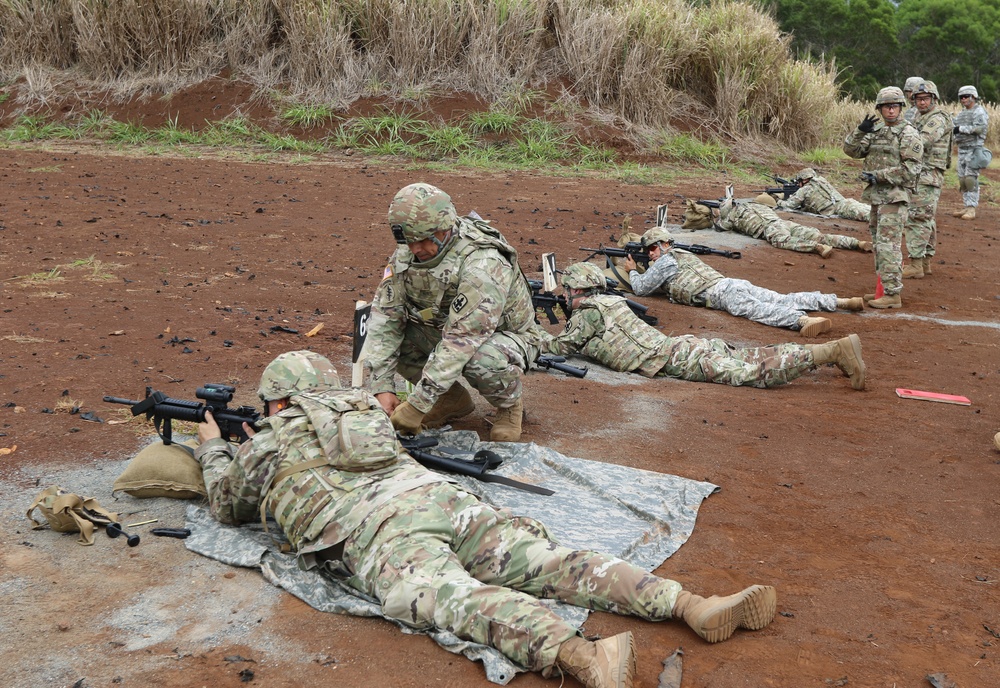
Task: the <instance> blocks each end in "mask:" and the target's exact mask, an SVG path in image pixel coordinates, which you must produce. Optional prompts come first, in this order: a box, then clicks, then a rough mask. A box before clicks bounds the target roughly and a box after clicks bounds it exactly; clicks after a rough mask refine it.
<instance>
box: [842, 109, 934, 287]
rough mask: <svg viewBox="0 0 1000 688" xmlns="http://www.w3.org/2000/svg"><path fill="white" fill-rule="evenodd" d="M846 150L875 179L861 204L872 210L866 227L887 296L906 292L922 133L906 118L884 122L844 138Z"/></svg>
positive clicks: (866, 190)
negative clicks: (907, 239) (906, 238)
mask: <svg viewBox="0 0 1000 688" xmlns="http://www.w3.org/2000/svg"><path fill="white" fill-rule="evenodd" d="M844 152H845V153H847V155H849V156H850V157H852V158H864V166H863V169H864V171H865V172H871V173H873V174H874V175H875V179H876V181H875V183H874V184H868V185H867V186H865V190H864V192H863V193H862V194H861V200H863V201H865V202H867V203H870V204H871V206H872V212H871V218H870V219H869V220H868V229H869V230H870V231H871V234H872V241H873V243H874V245H875V246H874V250H875V272H877V273H878V275H879V277H880V278H881V280H882V287H883V289H884V290H885V293H886V294H887V295H890V296H892V295H896V294H899V293H900V292H901V291H902V290H903V252H902V242H903V228H904V227H905V226H906V215H907V206H908V205H909V203H910V195H911V194H912V193H913V192H914V190H915V189H916V184H917V177H918V176H919V175H920V166H921V159H922V157H923V153H924V147H923V144H922V143H921V142H920V134H919V132H917V130H916V129H914V128H913V127H912V126H911V125H909V124H908V123H907V122H906V121H905V120H904V119H903V118H902V117H900V118H899V120H898V121H897V122H896V124H894V125H892V126H888V125H886V123H885V122H884V121H879V122H877V123H876V124H875V127H874V130H873V131H871V132H868V133H866V132H863V131H861V130H860V129H858V128H855V129H854V130H853V131H852V132H851V133H850V134H848V135H847V138H846V139H845V140H844Z"/></svg>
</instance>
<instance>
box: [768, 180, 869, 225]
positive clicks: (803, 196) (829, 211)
mask: <svg viewBox="0 0 1000 688" xmlns="http://www.w3.org/2000/svg"><path fill="white" fill-rule="evenodd" d="M794 181H795V182H796V183H797V184H798V185H799V190H798V191H796V192H795V193H794V194H792V195H791V196H789V197H788V198H786V199H784V200H781V201H778V210H801V211H803V212H806V213H816V214H817V215H835V216H837V217H842V218H844V219H845V220H857V221H858V222H868V218H869V217H870V216H871V214H872V207H871V206H870V205H868V204H867V203H862V202H861V201H856V200H854V199H853V198H844V194H842V193H840V192H839V191H837V189H836V188H834V186H833V184H831V183H830V182H829V181H827V179H826V178H825V177H822V176H820V175H818V174H816V171H815V170H814V169H812V168H811V167H806V168H804V169H802V170H800V171H799V173H798V175H796V177H795V180H794Z"/></svg>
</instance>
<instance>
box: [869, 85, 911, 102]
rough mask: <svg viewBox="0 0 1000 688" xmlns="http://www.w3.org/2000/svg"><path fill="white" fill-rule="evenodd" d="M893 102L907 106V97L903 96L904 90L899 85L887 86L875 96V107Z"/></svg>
mask: <svg viewBox="0 0 1000 688" xmlns="http://www.w3.org/2000/svg"><path fill="white" fill-rule="evenodd" d="M893 104H896V105H899V106H901V107H906V98H904V97H903V91H902V90H901V89H900V88H899V87H898V86H886V87H885V88H883V89H882V90H881V91H879V92H878V95H877V96H876V97H875V107H881V106H882V105H893Z"/></svg>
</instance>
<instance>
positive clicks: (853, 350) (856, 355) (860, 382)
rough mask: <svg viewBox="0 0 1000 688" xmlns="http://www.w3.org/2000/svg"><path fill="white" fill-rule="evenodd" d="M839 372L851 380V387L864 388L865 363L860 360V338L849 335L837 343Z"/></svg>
mask: <svg viewBox="0 0 1000 688" xmlns="http://www.w3.org/2000/svg"><path fill="white" fill-rule="evenodd" d="M835 363H836V365H837V367H838V368H840V370H841V372H843V373H844V375H846V376H847V377H849V378H851V387H853V388H854V389H857V390H862V389H864V388H865V361H864V359H863V358H861V337H859V336H858V335H856V334H850V335H847V336H846V337H844V338H843V339H840V340H838V341H837V360H836V361H835Z"/></svg>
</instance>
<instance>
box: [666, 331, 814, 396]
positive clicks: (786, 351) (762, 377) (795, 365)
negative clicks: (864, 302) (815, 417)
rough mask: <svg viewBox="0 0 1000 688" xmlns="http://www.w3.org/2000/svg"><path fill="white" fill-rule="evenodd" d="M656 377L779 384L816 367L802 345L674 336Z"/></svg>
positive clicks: (738, 384)
mask: <svg viewBox="0 0 1000 688" xmlns="http://www.w3.org/2000/svg"><path fill="white" fill-rule="evenodd" d="M671 340H672V341H671V345H670V347H669V348H668V349H667V350H666V352H665V353H666V354H667V356H669V358H668V360H667V362H666V363H665V364H664V366H663V368H661V369H660V370H659V372H657V373H656V375H657V377H676V378H680V379H682V380H693V381H695V382H717V383H720V384H726V385H732V386H733V387H739V386H741V385H746V386H749V387H777V386H778V385H784V384H788V383H789V382H791V381H792V380H794V379H795V378H797V377H799V376H800V375H802V374H803V373H805V372H807V371H809V370H812V369H813V368H815V367H816V365H815V363H814V362H813V355H812V351H810V350H809V349H807V348H806V347H804V346H800V345H799V344H776V345H773V346H761V347H752V348H739V347H736V346H733V345H732V344H729V343H728V342H726V341H725V340H722V339H701V338H699V337H694V336H692V335H685V336H683V337H672V338H671Z"/></svg>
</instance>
